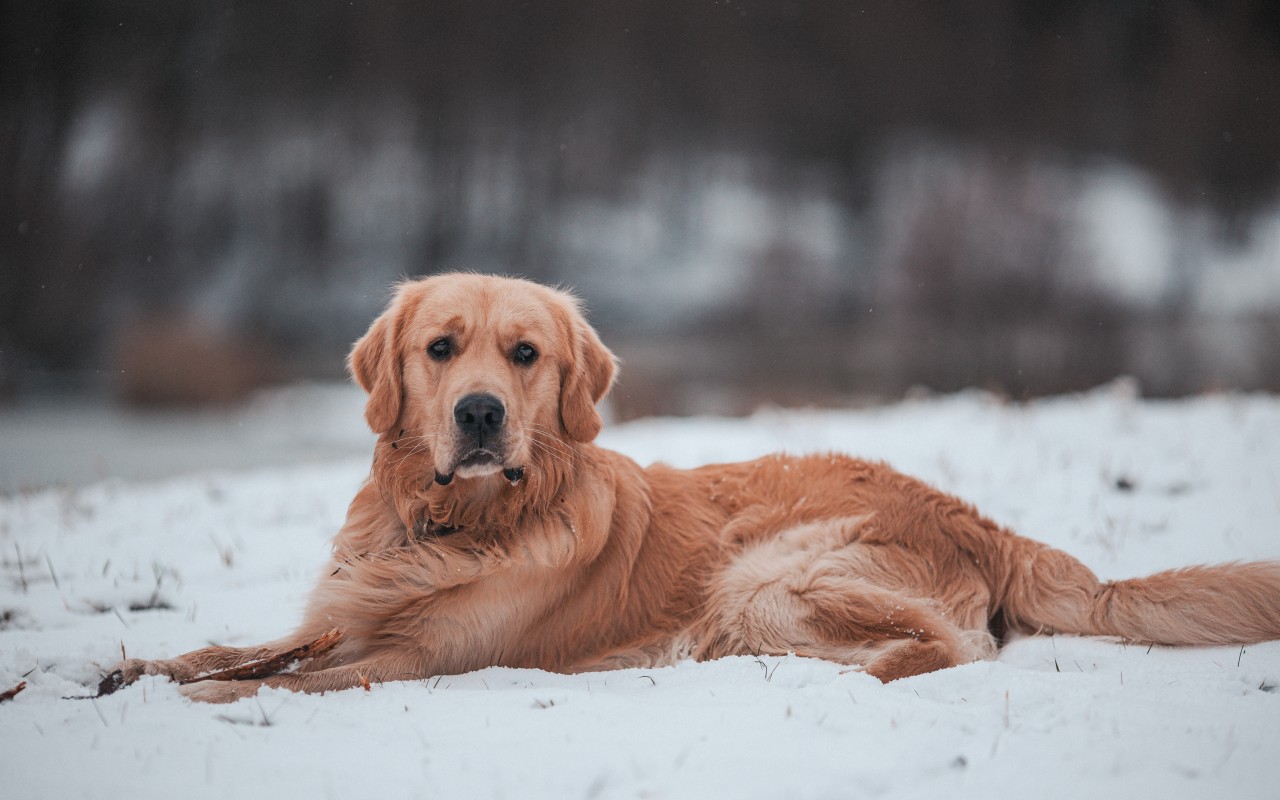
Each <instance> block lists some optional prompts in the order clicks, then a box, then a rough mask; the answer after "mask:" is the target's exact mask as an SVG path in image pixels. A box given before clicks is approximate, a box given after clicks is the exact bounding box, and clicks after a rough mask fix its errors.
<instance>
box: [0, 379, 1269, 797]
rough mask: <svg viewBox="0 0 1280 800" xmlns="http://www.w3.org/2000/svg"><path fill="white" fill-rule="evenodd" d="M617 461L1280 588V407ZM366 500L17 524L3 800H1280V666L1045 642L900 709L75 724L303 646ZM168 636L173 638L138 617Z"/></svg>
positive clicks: (209, 710)
mask: <svg viewBox="0 0 1280 800" xmlns="http://www.w3.org/2000/svg"><path fill="white" fill-rule="evenodd" d="M298 413H299V414H302V413H305V412H304V411H303V410H299V411H298ZM602 441H603V443H604V444H606V445H608V446H611V447H615V448H617V449H620V450H622V451H624V452H627V453H629V454H631V455H633V456H634V457H635V458H637V459H638V460H640V461H642V462H648V461H650V460H654V459H659V458H660V459H663V460H666V461H669V462H672V463H675V464H678V465H694V464H699V463H704V462H707V461H723V460H734V459H739V458H745V457H748V456H752V455H756V454H759V453H763V452H767V451H769V450H774V449H783V448H785V449H788V450H791V451H809V450H826V449H838V450H843V451H848V452H851V453H854V454H858V455H862V456H867V457H871V458H882V459H886V460H888V461H890V462H891V463H893V464H894V465H896V466H898V467H899V468H901V469H903V470H905V471H909V472H912V473H914V474H916V475H919V476H921V477H924V478H926V479H928V480H930V481H932V482H934V483H935V484H937V485H939V486H941V487H943V488H945V489H947V490H949V491H953V492H956V493H958V494H960V495H961V496H963V497H965V498H967V499H970V500H972V501H974V502H976V503H977V504H978V505H979V506H980V507H981V508H983V509H984V510H985V511H986V512H988V513H989V514H991V515H992V516H994V517H995V518H997V519H999V520H1000V521H1002V522H1004V523H1007V524H1009V525H1012V526H1014V527H1015V528H1017V529H1018V530H1020V531H1022V532H1024V533H1026V534H1027V535H1031V536H1035V537H1036V538H1039V539H1041V540H1043V541H1046V542H1050V543H1052V544H1054V545H1057V546H1060V547H1063V548H1066V549H1068V550H1070V551H1071V552H1072V553H1074V554H1076V555H1077V556H1079V557H1080V558H1082V559H1083V560H1084V561H1085V562H1086V563H1088V564H1089V565H1090V566H1092V567H1093V568H1094V569H1095V570H1096V571H1097V572H1098V573H1099V574H1100V575H1102V576H1104V577H1108V578H1113V577H1121V576H1127V575H1133V574H1138V573H1146V572H1151V571H1154V570H1157V569H1162V568H1165V567H1171V566H1178V565H1182V564H1187V563H1191V562H1196V561H1223V560H1229V559H1237V558H1249V559H1252V558H1280V458H1278V457H1277V456H1278V455H1280V399H1277V398H1271V397H1263V396H1215V397H1206V398H1200V399H1195V400H1189V401H1184V402H1162V403H1156V402H1143V401H1140V400H1137V399H1135V398H1134V397H1133V393H1132V392H1131V391H1129V390H1127V389H1126V387H1125V386H1124V385H1123V384H1117V385H1114V386H1112V387H1108V388H1106V389H1104V390H1100V391H1098V392H1095V393H1092V394H1089V395H1084V396H1080V397H1070V398H1061V399H1055V400H1050V401H1044V402H1040V403H1036V404H1034V405H1031V406H1029V407H1019V406H1009V405H1003V404H1000V403H998V402H996V401H995V400H993V399H991V398H989V397H987V396H984V395H980V394H963V395H958V396H954V397H948V398H943V399H937V400H928V401H918V402H909V403H904V404H901V405H898V406H894V407H890V408H884V409H878V410H872V411H863V412H856V413H851V412H839V413H837V412H804V411H787V412H782V411H778V412H773V411H769V412H762V413H760V414H757V415H756V416H754V417H752V418H750V419H745V420H727V419H684V420H650V421H643V422H637V423H632V424H629V425H623V426H619V427H615V428H611V429H609V430H608V431H606V433H605V434H604V435H603V437H602ZM366 469H367V463H366V461H365V460H364V459H360V460H344V461H340V462H333V463H326V464H322V465H314V464H311V465H305V466H298V467H293V468H287V469H281V468H271V469H254V470H245V471H240V472H226V473H208V474H201V475H194V476H188V477H178V478H172V479H169V480H166V481H161V482H153V483H141V484H130V483H124V482H120V481H107V482H102V483H97V484H94V485H91V486H89V487H87V488H82V489H78V490H70V489H63V490H51V491H44V492H39V493H33V494H19V495H15V496H10V497H8V498H3V499H0V613H3V614H4V617H3V622H0V690H3V689H5V688H8V687H10V686H12V685H14V684H16V683H18V682H19V681H20V680H23V679H25V680H26V681H27V682H28V684H29V685H28V687H27V689H26V690H25V691H24V692H22V693H21V694H19V695H18V696H17V697H16V699H14V700H13V701H12V702H7V703H4V704H3V705H0V774H3V776H4V779H3V786H4V794H5V795H6V796H8V797H22V798H41V797H49V798H66V797H81V796H83V797H129V798H132V799H134V800H143V799H144V798H152V797H155V798H166V800H167V799H168V798H171V797H174V796H181V797H187V798H202V797H271V798H273V799H278V800H286V799H287V798H295V797H296V798H308V800H310V798H314V797H370V796H378V797H382V798H388V799H389V800H390V799H391V798H399V797H556V798H559V797H711V796H735V797H762V798H765V797H767V798H778V797H788V798H790V797H865V796H876V795H888V796H892V797H907V798H910V797H921V798H926V797H927V798H937V797H951V796H963V797H1018V798H1022V797H1037V798H1044V797H1127V796H1135V797H1154V796H1163V797H1192V796H1195V797H1230V798H1233V800H1239V799H1240V798H1252V797H1258V798H1261V797H1273V796H1275V795H1274V792H1275V789H1276V787H1277V786H1280V758H1277V757H1276V755H1277V750H1276V741H1277V735H1278V734H1280V693H1276V692H1275V687H1276V685H1277V684H1280V643H1276V642H1273V643H1268V644H1265V645H1257V646H1250V647H1247V648H1244V649H1243V650H1242V649H1241V648H1238V647H1236V648H1204V649H1187V650H1170V649H1164V648H1153V649H1151V650H1148V649H1147V648H1145V647H1133V646H1125V645H1123V644H1120V643H1117V642H1113V641H1107V640H1101V639H1078V638H1071V637H1061V636H1059V637H1053V638H1048V637H1042V638H1030V639H1022V640H1019V641H1015V642H1013V643H1012V644H1010V645H1009V646H1008V647H1006V648H1005V649H1004V650H1003V651H1002V653H1001V655H1000V658H999V660H998V661H996V662H993V663H980V664H972V665H968V666H964V667H960V668H957V669H952V670H946V671H943V672H939V673H934V674H931V675H925V676H921V677H918V678H912V679H907V680H904V681H899V682H897V683H894V684H889V685H883V686H882V685H880V684H879V683H877V682H876V681H874V680H873V679H870V678H868V677H866V676H863V675H860V674H857V673H847V672H845V670H844V668H843V667H841V666H840V665H835V664H829V663H825V662H821V661H813V660H806V659H800V658H796V657H789V658H773V657H765V658H762V659H758V660H757V659H753V658H732V659H726V660H723V661H718V662H712V663H704V664H695V663H686V664H681V665H679V666H676V667H673V668H667V669H657V670H628V671H619V672H612V673H601V674H594V675H579V676H562V675H553V674H548V673H544V672H538V671H533V670H511V669H488V670H482V671H480V672H476V673H472V674H469V675H462V676H444V677H441V678H438V679H432V680H429V681H415V682H405V683H396V684H384V685H379V686H374V687H373V690H372V691H371V692H368V693H366V692H364V691H363V690H359V689H357V690H351V691H346V692H340V693H336V694H330V695H327V696H319V697H317V696H304V695H294V694H291V693H287V692H281V691H266V692H264V693H263V694H262V695H261V696H260V697H258V698H255V699H250V700H245V701H241V702H240V703H238V704H235V705H232V706H222V707H217V706H203V705H192V704H189V703H188V702H187V701H185V700H183V699H182V698H181V697H180V696H179V695H178V693H177V691H176V688H175V687H174V686H173V685H171V684H170V683H168V682H167V681H164V680H160V679H145V680H143V681H142V682H141V683H140V684H139V685H136V686H134V687H131V688H129V689H127V690H124V691H121V692H119V693H117V694H115V695H112V696H110V697H106V698H103V699H101V700H94V701H90V700H71V699H64V697H65V696H67V695H79V694H85V693H86V692H88V691H89V687H91V686H92V685H94V684H96V682H97V679H98V676H99V671H100V670H102V669H104V668H106V667H107V666H109V665H110V664H111V663H113V662H114V661H115V660H117V659H118V658H119V656H120V654H121V649H122V648H126V649H127V651H128V653H129V654H130V655H133V656H148V657H149V656H154V657H161V656H168V655H173V654H176V653H179V652H182V651H185V650H188V649H191V648H194V647H199V646H202V645H204V644H206V643H208V642H210V641H216V642H221V643H228V644H248V643H255V642H259V641H262V640H265V639H268V638H271V637H274V636H276V635H279V634H281V633H283V632H285V631H287V630H288V629H289V627H290V626H291V625H292V624H293V623H294V622H295V621H296V620H297V618H298V615H299V612H300V609H301V604H302V602H303V599H304V596H305V594H306V592H307V590H308V589H309V587H310V584H311V582H312V579H313V578H314V577H315V574H316V571H317V570H318V569H319V568H320V567H321V565H322V564H323V562H324V559H325V555H326V547H327V544H326V542H327V539H328V537H329V536H331V535H332V534H333V532H334V531H335V530H336V529H337V527H338V525H339V523H340V521H341V519H342V516H343V513H344V511H345V507H346V504H347V502H348V500H349V499H350V497H351V495H352V494H353V493H354V491H355V489H356V487H357V485H358V484H359V483H360V481H361V480H362V478H363V477H364V475H365V473H366ZM1118 484H1119V485H1118ZM1125 486H1128V487H1131V488H1128V489H1126V488H1123V487H1125ZM1277 602H1280V598H1277ZM155 605H164V606H168V608H160V609H156V608H149V609H148V608H143V607H144V606H155ZM131 607H135V608H138V609H139V610H131Z"/></svg>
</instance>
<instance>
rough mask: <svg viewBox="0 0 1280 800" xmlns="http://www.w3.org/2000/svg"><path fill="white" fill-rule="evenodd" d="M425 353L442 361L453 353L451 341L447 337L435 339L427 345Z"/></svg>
mask: <svg viewBox="0 0 1280 800" xmlns="http://www.w3.org/2000/svg"><path fill="white" fill-rule="evenodd" d="M427 353H428V354H429V355H430V356H431V357H432V358H434V359H435V360H436V361H444V360H445V359H446V358H448V357H449V356H450V355H452V354H453V342H451V341H449V337H447V336H446V337H443V338H440V339H436V340H435V341H434V342H432V343H431V344H429V345H427Z"/></svg>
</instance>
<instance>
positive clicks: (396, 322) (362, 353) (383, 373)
mask: <svg viewBox="0 0 1280 800" xmlns="http://www.w3.org/2000/svg"><path fill="white" fill-rule="evenodd" d="M402 316H403V314H402V312H401V303H400V298H399V297H398V296H397V297H396V299H394V300H392V301H391V305H389V306H388V307H387V310H386V311H383V312H382V314H381V315H380V316H379V317H378V318H377V319H376V320H374V321H373V325H371V326H369V330H368V331H367V332H366V333H365V335H364V336H361V337H360V340H359V341H357V342H356V343H355V346H354V347H352V348H351V355H349V356H348V357H347V369H348V370H349V371H350V372H351V377H353V378H355V379H356V383H358V384H360V388H361V389H364V390H365V391H366V392H368V393H369V401H368V402H367V403H365V407H364V419H365V421H366V422H368V423H369V428H370V429H371V430H372V431H373V432H374V433H377V434H382V433H386V432H387V431H389V430H391V429H392V428H393V427H394V426H395V424H396V422H397V421H398V420H399V419H400V405H401V403H402V402H403V400H404V379H403V373H404V365H403V364H402V363H401V361H400V352H399V351H400V348H399V347H398V346H397V341H396V340H397V339H398V338H399V330H400V320H401V317H402Z"/></svg>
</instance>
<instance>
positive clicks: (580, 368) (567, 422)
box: [560, 302, 618, 442]
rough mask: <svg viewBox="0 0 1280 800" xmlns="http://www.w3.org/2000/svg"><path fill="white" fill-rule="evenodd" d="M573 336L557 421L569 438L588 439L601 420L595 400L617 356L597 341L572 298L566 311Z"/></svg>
mask: <svg viewBox="0 0 1280 800" xmlns="http://www.w3.org/2000/svg"><path fill="white" fill-rule="evenodd" d="M569 327H570V329H571V331H572V336H573V360H572V361H571V362H570V363H568V364H566V366H565V369H564V373H563V374H562V375H561V378H560V423H561V425H562V426H563V427H564V431H565V433H566V434H568V436H569V438H570V439H573V440H574V441H578V442H589V441H591V440H592V439H594V438H596V435H597V434H599V433H600V427H601V425H602V424H603V423H602V422H601V420H600V412H599V411H597V410H596V403H599V402H600V401H601V400H602V399H604V396H605V395H606V394H608V393H609V389H610V387H612V386H613V379H614V376H615V375H616V374H617V371H618V359H617V358H616V357H615V356H614V355H613V353H611V352H610V351H609V348H607V347H605V346H604V343H603V342H601V341H600V337H599V335H597V334H596V332H595V330H593V329H592V327H591V326H590V325H588V324H587V321H586V320H585V319H583V318H582V314H581V312H579V311H578V308H577V303H576V302H574V303H573V305H572V307H571V309H570V313H569Z"/></svg>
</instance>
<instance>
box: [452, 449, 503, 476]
mask: <svg viewBox="0 0 1280 800" xmlns="http://www.w3.org/2000/svg"><path fill="white" fill-rule="evenodd" d="M500 466H502V459H501V458H499V457H498V454H497V453H495V452H493V451H491V450H473V451H471V452H470V453H468V454H467V455H465V456H463V457H462V459H461V460H460V461H458V466H457V468H456V469H455V470H454V471H455V472H456V471H458V470H464V469H465V470H468V471H470V470H488V469H489V468H490V467H493V468H496V467H500ZM489 471H492V470H489Z"/></svg>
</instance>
